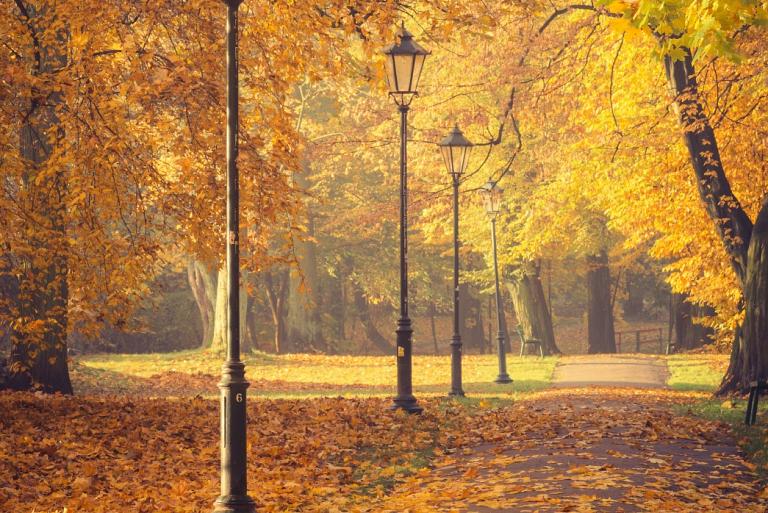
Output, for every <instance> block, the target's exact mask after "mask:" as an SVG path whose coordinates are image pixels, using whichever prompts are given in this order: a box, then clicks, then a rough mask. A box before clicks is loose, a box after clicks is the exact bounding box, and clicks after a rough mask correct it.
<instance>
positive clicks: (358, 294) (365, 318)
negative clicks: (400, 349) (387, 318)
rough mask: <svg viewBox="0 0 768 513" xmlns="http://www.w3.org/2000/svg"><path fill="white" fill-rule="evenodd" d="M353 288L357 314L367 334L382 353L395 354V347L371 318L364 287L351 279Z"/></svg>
mask: <svg viewBox="0 0 768 513" xmlns="http://www.w3.org/2000/svg"><path fill="white" fill-rule="evenodd" d="M351 284H352V290H353V293H354V296H355V297H354V299H355V308H356V309H357V316H358V318H359V319H360V324H362V325H363V328H365V336H366V337H367V338H368V340H370V341H371V342H372V343H373V345H374V346H376V349H378V350H379V351H380V352H381V353H382V354H394V353H395V348H394V346H393V345H392V344H390V343H389V341H387V339H386V338H384V336H383V335H382V334H381V332H380V331H379V330H378V328H376V325H375V324H374V323H373V319H371V312H370V309H369V308H368V298H366V297H365V293H364V292H363V289H362V287H360V285H358V284H357V282H355V281H354V280H351Z"/></svg>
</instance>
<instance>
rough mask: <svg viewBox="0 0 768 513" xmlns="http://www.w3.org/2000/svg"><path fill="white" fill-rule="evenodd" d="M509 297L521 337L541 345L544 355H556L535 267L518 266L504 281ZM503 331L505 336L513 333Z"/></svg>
mask: <svg viewBox="0 0 768 513" xmlns="http://www.w3.org/2000/svg"><path fill="white" fill-rule="evenodd" d="M506 285H507V289H508V290H509V294H510V296H511V297H512V304H513V305H514V308H515V314H516V315H517V322H518V323H519V324H520V326H521V329H522V331H523V336H525V338H527V339H529V338H536V339H539V340H540V341H541V342H542V344H543V346H544V354H545V355H552V354H560V349H558V347H557V344H556V343H555V330H554V328H553V326H552V317H551V316H550V315H549V308H548V307H547V300H546V296H545V295H544V287H543V286H542V283H541V277H540V272H539V266H538V265H537V264H535V263H534V262H528V263H525V264H523V265H521V266H520V268H518V269H517V270H516V271H515V272H514V273H513V276H512V277H511V278H510V279H508V280H507V281H506ZM510 331H512V330H507V332H508V333H507V335H508V336H509V337H513V336H514V331H512V332H510Z"/></svg>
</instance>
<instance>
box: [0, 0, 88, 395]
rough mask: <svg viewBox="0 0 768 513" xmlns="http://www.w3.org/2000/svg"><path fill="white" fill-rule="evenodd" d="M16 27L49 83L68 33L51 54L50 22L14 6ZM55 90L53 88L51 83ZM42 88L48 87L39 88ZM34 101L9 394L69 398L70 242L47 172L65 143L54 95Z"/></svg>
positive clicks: (51, 173)
mask: <svg viewBox="0 0 768 513" xmlns="http://www.w3.org/2000/svg"><path fill="white" fill-rule="evenodd" d="M17 6H18V7H19V10H20V12H19V13H18V16H19V20H20V21H21V22H22V23H24V24H25V25H26V28H27V30H28V32H29V33H30V40H31V44H32V48H31V51H32V53H33V54H34V61H33V64H32V66H33V68H32V73H33V74H34V75H37V76H45V75H51V74H52V73H53V72H55V71H56V70H57V69H60V68H62V67H63V66H65V65H66V62H67V51H66V41H67V34H66V29H64V28H61V29H59V30H57V33H56V38H55V40H54V41H55V46H43V43H42V42H41V40H42V39H43V35H44V32H45V31H46V29H47V28H48V27H45V26H41V25H43V24H45V23H46V21H45V20H46V19H52V17H51V16H50V14H51V13H50V12H47V11H48V8H49V7H50V6H47V5H45V4H42V6H41V7H40V8H36V7H35V6H34V5H30V4H26V3H25V2H23V1H21V2H17ZM51 82H53V81H51ZM40 83H41V84H45V80H44V79H43V80H41V82H40ZM30 96H31V101H30V104H29V110H28V112H27V114H26V118H25V121H24V124H23V125H22V128H21V136H20V148H21V156H22V157H23V158H24V159H25V161H26V165H27V170H26V172H25V176H24V182H23V187H22V190H21V194H20V198H19V202H20V204H21V205H22V207H23V208H24V209H25V211H26V212H27V213H28V215H27V216H25V218H24V219H25V222H26V223H28V225H27V226H25V227H24V228H25V233H26V234H27V240H26V245H25V246H24V247H21V248H11V253H12V254H14V256H15V257H17V258H18V259H19V260H20V261H21V262H22V264H21V266H19V269H18V273H19V274H18V283H19V296H18V302H17V304H16V308H17V311H16V314H17V315H15V321H14V323H13V330H12V332H11V359H10V368H9V375H8V378H7V386H8V387H9V388H12V389H16V390H27V389H30V388H33V387H34V388H40V389H41V390H43V391H44V392H49V393H53V392H61V393H64V394H72V393H73V390H72V383H71V381H70V378H69V367H68V364H67V331H68V322H69V316H68V311H67V309H68V301H69V284H68V279H67V275H68V271H69V260H68V252H69V240H68V236H67V219H66V202H67V197H66V195H67V176H66V168H65V167H63V166H61V165H59V166H57V167H56V168H51V167H50V166H52V165H53V164H50V162H49V157H50V156H51V154H52V153H53V152H54V151H55V148H56V143H57V141H58V140H60V139H61V138H62V137H63V133H62V132H61V129H60V128H59V120H58V118H57V115H56V106H57V105H58V104H59V103H60V101H61V96H60V94H59V93H57V92H56V91H55V90H49V91H45V90H39V89H38V86H37V85H33V86H32V90H31V95H30Z"/></svg>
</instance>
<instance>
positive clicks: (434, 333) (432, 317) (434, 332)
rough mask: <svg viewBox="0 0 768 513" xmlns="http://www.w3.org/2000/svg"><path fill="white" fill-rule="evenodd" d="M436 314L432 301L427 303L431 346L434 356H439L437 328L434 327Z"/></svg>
mask: <svg viewBox="0 0 768 513" xmlns="http://www.w3.org/2000/svg"><path fill="white" fill-rule="evenodd" d="M436 314H437V307H436V306H435V303H434V301H433V302H431V303H429V311H428V315H429V329H430V332H431V333H432V344H433V345H434V348H435V356H437V355H439V354H440V347H439V346H438V344H437V326H436V325H435V315H436Z"/></svg>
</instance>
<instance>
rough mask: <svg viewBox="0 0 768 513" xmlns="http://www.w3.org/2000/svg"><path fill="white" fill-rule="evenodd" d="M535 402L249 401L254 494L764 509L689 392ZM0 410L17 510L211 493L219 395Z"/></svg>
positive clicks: (287, 506)
mask: <svg viewBox="0 0 768 513" xmlns="http://www.w3.org/2000/svg"><path fill="white" fill-rule="evenodd" d="M533 401H534V403H533V404H532V403H530V402H528V401H525V402H521V403H519V404H516V405H512V406H507V407H504V408H494V409H482V410H476V409H474V408H471V409H467V408H465V407H462V406H460V405H457V404H456V403H453V402H450V403H442V404H441V403H438V402H436V401H424V405H425V407H426V411H425V413H424V414H423V415H421V416H408V415H404V414H402V413H396V412H391V411H389V410H388V408H387V407H388V405H389V402H388V401H387V400H378V399H367V400H345V399H319V400H306V401H286V400H277V401H259V400H252V401H251V402H250V404H249V411H248V414H249V433H248V436H249V440H248V442H249V443H248V457H249V477H250V481H249V482H250V483H251V487H250V489H251V493H252V495H253V497H254V498H255V499H256V500H257V501H258V502H259V506H260V507H261V511H265V512H278V511H279V512H283V511H303V512H313V513H315V512H316V513H328V512H331V511H339V512H355V513H384V512H397V513H402V512H404V511H412V512H440V513H445V512H447V511H457V512H465V511H475V510H476V508H478V507H480V508H482V507H484V508H493V509H499V510H503V511H504V510H510V511H516V512H517V511H519V512H532V511H541V512H555V511H556V512H565V511H570V512H588V511H593V512H597V511H609V510H612V509H611V508H613V507H615V506H617V505H624V506H629V505H632V506H633V508H634V509H633V510H637V511H670V512H671V511H675V512H676V513H678V512H680V513H683V512H685V513H689V512H690V513H701V511H730V510H733V511H740V512H750V513H752V512H754V513H757V512H762V511H764V510H763V509H760V508H764V507H765V505H766V503H768V496H767V495H766V492H765V491H759V490H758V489H757V488H756V486H755V485H754V484H752V481H751V480H752V479H753V475H752V474H751V473H750V472H749V471H748V470H747V469H746V465H745V464H744V462H742V461H741V460H740V458H739V457H738V456H737V454H736V450H735V448H734V447H732V446H731V445H729V444H730V442H729V441H728V438H727V437H726V436H725V435H726V434H725V433H724V432H723V431H722V427H721V426H720V425H719V424H716V423H709V422H707V421H704V420H701V419H692V418H687V417H675V416H673V415H671V414H670V413H669V412H668V411H667V408H668V406H669V405H670V404H671V403H677V402H685V401H690V396H686V395H683V394H675V393H669V392H655V391H641V392H638V391H630V390H623V391H619V392H612V391H609V390H607V389H603V390H598V389H594V390H589V391H580V392H579V395H578V396H576V395H574V392H573V391H569V390H559V391H548V392H544V393H541V394H540V395H538V396H537V397H536V398H535V399H534V400H533ZM533 405H535V408H533V407H532V406H533ZM0 406H2V409H3V411H4V412H7V413H9V415H5V416H3V417H0V428H2V430H3V433H4V434H5V435H7V436H4V437H2V438H0V456H2V458H0V503H3V504H4V505H6V504H7V505H9V507H12V508H14V511H19V512H22V513H28V512H31V511H33V510H34V511H38V512H43V511H45V512H49V511H50V512H53V511H59V512H60V511H61V510H62V509H63V508H67V510H68V511H69V512H71V513H77V512H80V513H100V512H109V513H124V512H125V513H128V512H131V513H133V512H136V511H139V512H144V511H146V512H150V511H152V512H154V511H164V512H165V511H168V512H179V513H182V512H183V513H190V512H195V513H197V512H201V511H207V510H208V509H209V508H210V504H211V501H212V500H213V498H215V496H216V494H217V493H218V483H217V475H218V445H217V444H218V422H217V420H218V407H217V404H216V401H215V400H204V399H200V398H194V399H170V400H148V399H142V400H130V399H126V398H120V397H109V398H103V399H97V398H62V397H44V396H33V395H29V394H0ZM651 428H653V429H654V431H653V433H651V431H650V430H651ZM500 433H503V434H504V436H499V434H500ZM430 453H431V454H434V456H430V457H429V460H428V462H425V461H424V458H425V456H424V455H427V454H430ZM702 508H704V509H702Z"/></svg>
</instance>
